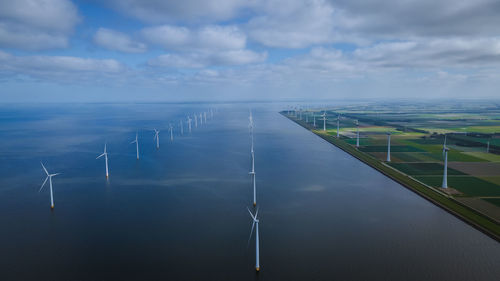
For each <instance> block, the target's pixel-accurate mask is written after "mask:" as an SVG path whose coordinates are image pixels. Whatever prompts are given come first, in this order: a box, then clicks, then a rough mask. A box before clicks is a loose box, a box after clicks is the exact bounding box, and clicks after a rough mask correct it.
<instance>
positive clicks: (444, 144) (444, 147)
mask: <svg viewBox="0 0 500 281" xmlns="http://www.w3.org/2000/svg"><path fill="white" fill-rule="evenodd" d="M445 149H446V134H444V142H443V157H444V150H445Z"/></svg>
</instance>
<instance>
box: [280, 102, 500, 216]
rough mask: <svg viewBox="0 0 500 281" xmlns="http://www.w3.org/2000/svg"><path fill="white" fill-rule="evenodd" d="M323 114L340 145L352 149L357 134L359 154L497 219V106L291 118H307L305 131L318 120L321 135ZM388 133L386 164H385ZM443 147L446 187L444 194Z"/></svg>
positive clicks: (314, 112) (409, 107)
mask: <svg viewBox="0 0 500 281" xmlns="http://www.w3.org/2000/svg"><path fill="white" fill-rule="evenodd" d="M294 114H295V115H296V116H295V115H294ZM322 114H325V115H326V119H327V121H326V127H327V130H326V134H328V135H330V136H332V137H336V136H337V122H338V125H339V136H340V140H341V141H344V142H346V143H348V144H350V145H352V146H353V147H356V142H357V134H358V132H359V147H357V150H358V151H361V152H363V153H366V154H368V155H370V156H371V157H373V158H375V159H378V160H379V161H380V162H385V163H386V164H387V165H390V166H391V167H392V168H394V169H396V170H398V171H400V172H401V173H404V174H406V175H408V176H410V177H412V178H414V179H416V180H418V181H420V182H422V183H424V184H426V185H427V186H429V187H430V188H433V189H435V190H442V191H443V192H450V191H453V192H450V193H449V194H450V196H454V197H456V198H457V200H458V199H460V200H461V202H462V203H463V204H469V202H470V204H471V208H473V209H475V210H478V209H479V210H486V211H485V212H488V213H490V215H491V216H492V217H497V218H500V105H492V104H491V103H488V102H485V103H465V104H458V103H457V104H451V105H443V104H439V103H434V104H421V105H418V104H417V105H415V104H389V105H381V104H371V105H370V104H366V105H355V106H346V107H336V108H325V109H308V110H307V109H306V110H302V112H300V113H297V112H294V113H292V114H289V115H292V117H295V118H296V119H298V120H301V122H304V121H306V119H307V121H308V122H306V124H307V125H308V126H313V124H314V119H316V130H318V131H322V128H323V119H322V118H323V117H322V116H321V115H322ZM306 116H307V117H306ZM337 120H338V121H337ZM313 129H314V128H313ZM388 133H389V134H390V135H391V139H390V144H391V146H390V151H391V161H390V162H387V161H386V160H387V150H388ZM445 136H446V137H445ZM445 138H446V143H445ZM445 145H446V147H447V148H448V149H449V152H448V170H447V172H448V188H447V189H442V188H441V186H442V182H443V172H444V152H443V147H444V146H445ZM467 198H469V199H467ZM486 215H488V214H486Z"/></svg>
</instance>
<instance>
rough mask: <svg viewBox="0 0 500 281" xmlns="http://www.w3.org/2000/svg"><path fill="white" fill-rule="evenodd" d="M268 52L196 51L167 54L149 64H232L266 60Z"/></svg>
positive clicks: (191, 66)
mask: <svg viewBox="0 0 500 281" xmlns="http://www.w3.org/2000/svg"><path fill="white" fill-rule="evenodd" d="M266 58H267V53H256V52H253V51H250V50H228V51H220V52H194V53H185V54H166V55H161V56H159V57H157V58H155V59H152V60H149V61H148V65H150V66H155V67H168V68H205V67H209V66H232V65H244V64H252V63H259V62H263V61H265V60H266Z"/></svg>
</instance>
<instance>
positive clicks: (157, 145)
mask: <svg viewBox="0 0 500 281" xmlns="http://www.w3.org/2000/svg"><path fill="white" fill-rule="evenodd" d="M153 130H154V131H155V136H154V137H153V140H156V149H160V130H156V129H153Z"/></svg>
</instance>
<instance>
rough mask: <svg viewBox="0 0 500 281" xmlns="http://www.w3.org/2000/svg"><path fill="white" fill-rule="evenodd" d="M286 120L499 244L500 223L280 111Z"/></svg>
mask: <svg viewBox="0 0 500 281" xmlns="http://www.w3.org/2000/svg"><path fill="white" fill-rule="evenodd" d="M280 113H281V114H282V115H283V116H285V117H286V118H288V119H290V120H292V121H294V122H295V123H297V124H299V125H300V126H302V127H304V128H305V129H307V130H309V131H311V132H313V133H314V134H316V135H318V136H319V137H321V138H323V139H324V140H326V141H327V142H329V143H331V144H333V145H335V146H337V147H338V148H340V149H342V150H344V151H345V152H347V153H349V154H350V155H352V156H354V157H355V158H357V159H359V160H360V161H362V162H364V163H365V164H367V165H369V166H371V167H372V168H374V169H376V170H378V171H379V172H381V173H382V174H384V175H386V176H387V177H389V178H391V179H393V180H395V181H396V182H398V183H399V184H401V185H403V186H405V187H406V188H408V189H410V190H411V191H413V192H415V193H417V194H418V195H420V196H422V197H423V198H425V199H427V200H428V201H430V202H432V203H434V204H435V205H437V206H439V207H441V208H442V209H444V210H446V211H448V212H449V213H451V214H452V215H454V216H456V217H458V218H459V219H461V220H463V221H464V222H466V223H468V224H470V225H471V226H473V227H474V228H476V229H478V230H480V231H482V232H483V233H485V234H486V235H488V236H490V237H491V238H493V239H495V240H497V241H498V242H500V224H498V223H497V222H495V221H494V220H493V219H491V218H489V217H487V216H485V215H484V214H482V213H480V212H478V211H476V210H473V209H471V208H469V207H468V206H466V205H464V204H462V203H460V202H459V201H457V200H455V199H453V198H452V197H448V196H446V195H445V194H443V193H441V192H438V191H436V190H434V189H431V188H429V187H427V186H426V185H424V184H422V183H421V182H419V181H417V180H415V179H413V178H411V177H409V176H408V175H406V174H403V173H401V172H399V171H398V170H395V169H393V168H391V167H390V166H387V165H385V164H384V162H381V161H380V160H378V159H376V158H373V157H371V156H370V155H368V154H366V153H364V152H361V151H359V150H357V149H356V148H355V147H354V146H352V145H350V144H348V143H346V142H345V141H342V140H339V139H337V138H336V137H334V136H331V135H328V134H326V133H323V131H320V130H316V129H315V128H313V127H312V126H310V125H309V124H307V123H306V122H303V121H301V120H299V119H296V118H293V117H291V116H288V115H287V114H285V113H284V112H280Z"/></svg>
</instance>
